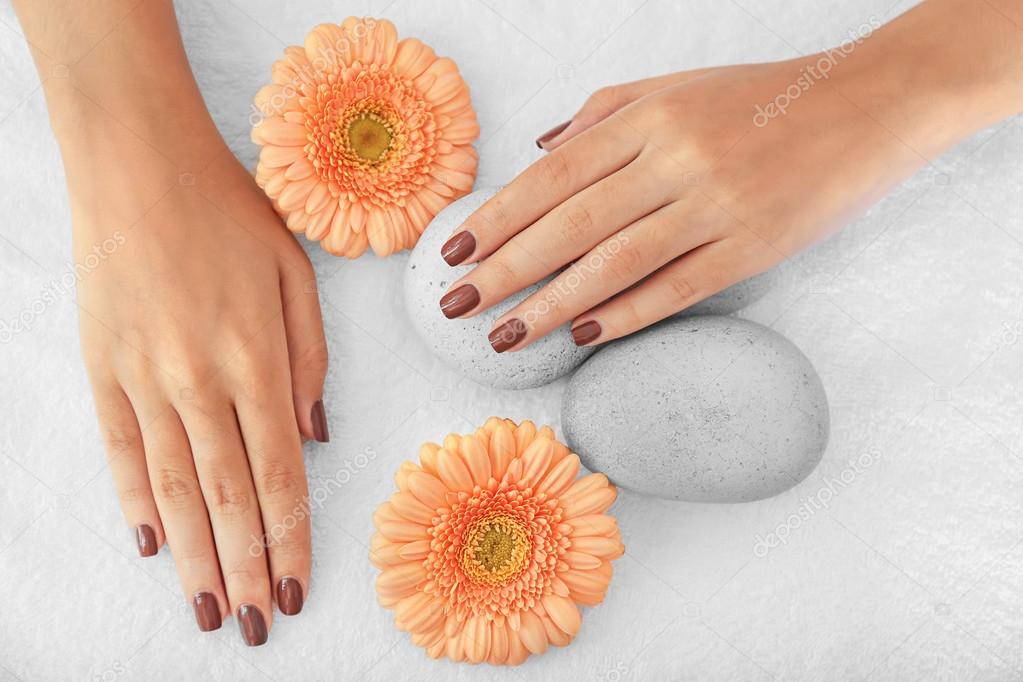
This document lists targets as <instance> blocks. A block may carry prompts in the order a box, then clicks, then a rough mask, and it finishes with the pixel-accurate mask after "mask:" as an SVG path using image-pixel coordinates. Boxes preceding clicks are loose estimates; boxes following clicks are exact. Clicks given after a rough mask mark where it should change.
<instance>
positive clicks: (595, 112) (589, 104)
mask: <svg viewBox="0 0 1023 682" xmlns="http://www.w3.org/2000/svg"><path fill="white" fill-rule="evenodd" d="M716 68H718V67H711V68H707V69H695V70H693V71H682V72H680V73H669V74H665V75H663V76H654V77H653V78H644V79H643V80H638V81H632V82H631V83H622V84H620V85H612V86H609V87H606V88H601V89H600V90H597V91H596V92H594V93H593V94H592V95H590V96H589V97H588V98H587V99H586V102H585V103H584V104H583V106H582V108H580V109H579V111H577V112H576V113H575V115H574V116H572V118H570V119H569V120H568V121H566V122H564V123H561V124H559V125H556V126H554V127H553V128H551V129H550V130H548V131H547V132H546V133H544V134H543V135H541V136H540V137H538V138H537V139H536V146H537V147H539V148H540V149H543V150H544V151H548V152H552V151H554V150H555V149H557V148H558V147H560V146H561V145H563V144H565V143H566V142H568V141H569V140H571V139H572V138H574V137H576V136H577V135H579V134H580V133H582V132H583V131H585V130H589V129H590V128H592V127H593V126H595V125H596V124H598V123H600V122H601V121H603V120H604V119H605V118H607V117H608V116H610V115H611V114H613V113H615V112H616V111H618V110H619V109H621V108H623V107H625V106H627V105H629V104H632V103H633V102H635V101H636V100H638V99H640V98H641V97H643V96H645V95H648V94H650V93H651V92H656V91H657V90H662V89H664V88H666V87H669V86H672V85H676V84H678V83H684V82H686V81H689V80H693V79H695V78H699V77H700V76H702V75H704V74H706V73H707V72H709V71H713V70H715V69H716Z"/></svg>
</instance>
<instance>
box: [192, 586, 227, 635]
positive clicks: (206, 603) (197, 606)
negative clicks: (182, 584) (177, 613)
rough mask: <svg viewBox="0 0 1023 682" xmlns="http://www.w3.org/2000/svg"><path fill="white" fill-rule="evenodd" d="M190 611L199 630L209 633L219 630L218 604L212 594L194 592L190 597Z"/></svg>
mask: <svg viewBox="0 0 1023 682" xmlns="http://www.w3.org/2000/svg"><path fill="white" fill-rule="evenodd" d="M192 610H193V611H195V622H196V623H198V624H199V629H200V630H202V631H203V632H211V631H213V630H219V629H220V625H221V620H220V604H218V603H217V598H216V597H215V596H213V593H212V592H196V593H195V596H194V597H192Z"/></svg>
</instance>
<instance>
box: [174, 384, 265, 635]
mask: <svg viewBox="0 0 1023 682" xmlns="http://www.w3.org/2000/svg"><path fill="white" fill-rule="evenodd" d="M193 403H194V404H192V405H188V406H183V407H182V409H181V412H182V421H183V422H184V424H185V429H186V431H187V432H188V440H189V442H190V443H191V444H192V456H193V459H194V460H195V470H196V473H197V474H198V475H199V486H200V488H202V496H203V499H205V500H206V508H207V510H208V511H209V519H210V525H211V526H212V528H213V538H214V540H215V542H216V545H217V558H218V559H219V560H220V570H221V573H222V574H223V576H224V587H225V588H226V590H227V600H228V603H229V604H230V605H231V612H232V613H234V614H235V617H236V618H237V619H238V627H239V629H240V630H241V633H242V639H243V640H244V641H245V643H246V644H247V645H248V646H259V645H261V644H263V643H265V642H266V640H267V633H268V632H269V629H270V621H271V616H272V610H271V604H272V600H271V597H270V575H269V573H268V572H267V565H266V557H265V556H264V554H263V552H262V539H263V524H262V521H261V519H260V512H259V505H258V500H257V497H256V491H255V488H254V487H253V484H252V473H251V472H250V470H249V462H248V458H247V457H246V454H245V447H244V443H243V442H242V437H241V433H240V432H239V429H238V419H237V416H236V415H235V411H234V408H233V407H232V405H231V403H230V402H229V400H228V398H227V396H221V395H218V394H216V393H212V392H211V394H210V395H208V396H206V397H205V398H203V397H201V396H196V398H195V399H194V400H193ZM254 547H255V548H256V549H253V548H254Z"/></svg>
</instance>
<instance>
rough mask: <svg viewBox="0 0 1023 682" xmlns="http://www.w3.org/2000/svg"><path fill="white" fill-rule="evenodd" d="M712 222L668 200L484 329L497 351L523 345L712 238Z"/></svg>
mask: <svg viewBox="0 0 1023 682" xmlns="http://www.w3.org/2000/svg"><path fill="white" fill-rule="evenodd" d="M715 227H716V226H715V225H714V223H713V222H711V221H703V220H700V218H699V217H698V216H696V215H693V214H692V213H691V212H689V211H687V203H686V202H684V201H677V202H673V203H672V204H670V205H668V206H665V207H663V208H661V209H659V210H657V211H655V212H654V213H652V214H650V215H648V216H646V217H644V218H642V219H641V220H639V221H637V222H635V223H633V224H632V225H629V226H628V227H626V228H625V229H623V230H621V231H619V232H617V233H615V234H613V235H611V236H610V237H608V238H607V239H605V240H604V241H603V242H601V243H600V244H598V245H597V246H596V247H595V248H594V249H593V250H591V251H590V252H588V253H587V254H585V255H584V256H583V257H582V258H580V259H578V260H577V261H575V262H574V263H573V264H572V265H571V266H570V267H569V268H567V269H565V270H564V271H563V272H561V273H560V274H559V275H558V276H557V277H555V278H554V279H553V280H551V281H550V282H549V283H548V284H547V285H545V286H544V287H542V288H541V289H539V290H538V291H536V292H535V293H533V294H532V295H531V296H529V297H528V298H527V299H526V300H524V301H522V303H520V304H519V305H517V306H515V307H514V308H512V309H511V310H510V311H508V312H507V313H505V314H504V315H502V316H501V317H500V318H498V320H497V321H496V323H495V324H494V329H493V330H492V331H491V332H490V335H489V338H490V343H491V345H492V346H493V347H494V350H495V351H497V352H498V353H502V352H505V351H514V350H520V349H522V348H525V347H526V346H528V345H529V344H531V343H533V342H534V341H536V340H537V339H539V338H541V337H543V336H544V335H546V334H548V333H550V332H551V331H553V330H555V329H557V328H558V327H560V326H561V325H563V324H565V323H566V322H568V321H569V320H571V319H573V318H574V317H576V316H577V315H580V314H582V313H584V312H586V311H587V310H589V309H591V308H592V307H593V306H595V305H598V304H600V303H601V302H603V301H606V300H607V299H609V298H611V297H612V296H614V295H615V294H617V293H619V292H621V291H624V290H625V289H627V288H628V287H630V286H632V285H633V284H635V283H636V282H639V281H640V280H641V279H643V278H644V277H646V276H647V275H649V274H650V273H652V272H655V271H656V270H657V269H658V268H660V267H661V266H663V265H664V264H665V263H668V262H669V261H671V260H672V259H673V258H674V257H676V256H677V255H678V254H680V253H685V252H687V251H690V250H692V249H694V248H697V247H698V246H700V245H701V244H705V243H706V242H707V241H708V240H710V239H713V237H714V234H715Z"/></svg>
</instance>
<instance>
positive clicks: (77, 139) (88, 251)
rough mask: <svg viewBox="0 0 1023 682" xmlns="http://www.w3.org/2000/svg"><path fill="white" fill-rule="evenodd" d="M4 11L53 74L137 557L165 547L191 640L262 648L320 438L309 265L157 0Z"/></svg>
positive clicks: (89, 337)
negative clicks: (223, 127)
mask: <svg viewBox="0 0 1023 682" xmlns="http://www.w3.org/2000/svg"><path fill="white" fill-rule="evenodd" d="M17 9H18V11H19V14H20V15H21V19H22V23H23V26H24V28H25V31H26V34H27V36H28V38H29V41H30V43H31V45H32V47H33V54H34V57H35V58H36V61H37V63H38V66H39V70H40V73H41V74H42V75H43V76H44V78H45V77H46V76H48V74H50V73H52V72H53V70H52V68H51V66H50V65H51V64H52V63H54V62H56V63H59V64H62V65H63V68H62V69H61V70H60V71H61V72H62V73H63V74H64V76H63V77H60V78H47V79H46V81H45V86H46V95H47V102H48V105H49V109H50V117H51V120H52V123H53V127H54V131H55V133H56V135H57V138H58V141H59V142H60V146H61V153H62V156H63V160H64V168H65V173H66V176H67V182H68V194H69V196H70V200H71V213H72V222H73V232H74V239H73V255H74V259H75V263H76V272H77V273H78V279H79V281H78V303H79V308H80V315H79V318H80V327H81V344H82V352H83V355H84V357H85V363H86V366H87V369H88V372H89V377H90V379H91V382H92V387H93V393H94V396H95V403H96V409H97V412H98V416H99V421H100V428H101V432H102V434H103V438H104V440H105V442H106V446H107V452H108V454H109V465H110V470H111V473H112V474H113V478H114V483H115V485H116V487H117V491H118V495H119V496H120V500H121V508H122V510H123V512H124V515H125V517H126V518H127V520H128V523H129V524H130V525H131V527H133V528H134V529H136V535H137V538H138V549H139V553H140V554H141V555H142V556H151V555H153V554H156V553H157V551H158V549H159V547H160V546H162V545H163V543H164V542H165V541H166V542H167V544H168V545H169V546H170V549H171V552H172V554H173V556H174V561H175V563H176V564H177V569H178V575H179V577H180V579H181V584H182V587H183V589H184V592H185V595H186V599H188V600H189V602H191V603H192V605H193V607H194V609H195V615H196V619H197V621H198V625H199V628H200V629H201V630H204V631H205V630H214V629H217V628H219V627H220V626H221V622H222V619H223V618H224V617H225V616H227V615H229V614H232V613H233V614H235V615H236V617H237V618H238V623H239V626H240V628H241V632H242V636H243V638H244V640H245V642H246V644H249V645H259V644H262V643H263V642H265V641H266V639H267V633H268V630H269V627H270V623H271V616H272V615H273V604H274V601H275V600H276V603H277V606H278V608H280V610H281V611H282V612H283V613H285V614H296V613H298V612H299V611H300V610H301V608H302V603H303V599H304V595H305V594H306V591H307V587H308V585H309V572H310V565H311V549H310V532H309V508H308V499H307V485H306V475H305V468H304V466H303V460H302V443H301V437H302V436H305V437H308V438H315V439H316V440H319V441H326V440H327V439H328V434H327V425H326V421H325V418H324V411H323V405H322V402H321V393H322V390H323V379H324V373H325V371H326V366H327V351H326V343H325V340H324V335H323V327H322V321H321V318H320V308H319V300H318V297H317V292H316V280H315V278H314V275H313V270H312V267H311V265H310V263H309V260H308V259H307V257H306V255H305V253H304V252H303V251H302V249H301V247H300V246H299V245H298V244H297V242H296V241H295V240H294V238H293V237H292V236H291V234H290V233H289V232H288V231H287V229H286V228H285V227H284V226H283V225H282V224H281V221H280V220H279V219H278V217H277V216H276V214H275V213H274V211H273V209H272V208H271V206H270V204H269V202H268V201H267V199H266V197H265V196H264V195H263V193H262V192H261V191H260V190H259V189H258V188H257V187H256V185H255V182H254V181H253V178H252V177H251V176H250V175H249V174H248V173H247V172H246V171H245V169H243V168H242V167H241V165H240V164H239V163H238V161H237V160H236V159H235V158H234V156H233V155H232V154H231V152H230V150H229V149H227V147H226V145H225V144H224V141H223V140H222V139H221V137H220V134H219V133H218V132H217V129H216V128H215V127H214V125H213V121H212V120H211V119H210V117H209V114H208V113H207V111H206V108H205V106H204V104H203V101H202V98H201V96H200V95H199V91H198V89H197V87H196V86H195V82H194V80H193V79H192V74H191V71H190V70H189V67H188V62H187V60H186V59H185V54H184V50H183V49H182V46H181V42H180V38H179V36H178V33H177V27H176V23H175V19H174V10H173V7H172V6H171V4H170V2H168V1H167V0H161V1H160V2H146V3H138V2H134V1H131V2H127V1H125V0H111V1H110V2H106V3H101V4H100V5H95V6H94V5H91V4H90V5H87V6H86V5H83V6H78V5H76V4H74V3H69V4H66V5H63V6H58V5H54V4H51V3H34V2H28V1H27V0H24V1H23V0H18V3H17ZM97 27H99V28H97ZM97 34H99V36H101V37H102V38H101V39H98V38H96V35H97ZM97 40H98V41H99V42H96V41H97ZM83 55H84V56H83Z"/></svg>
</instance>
